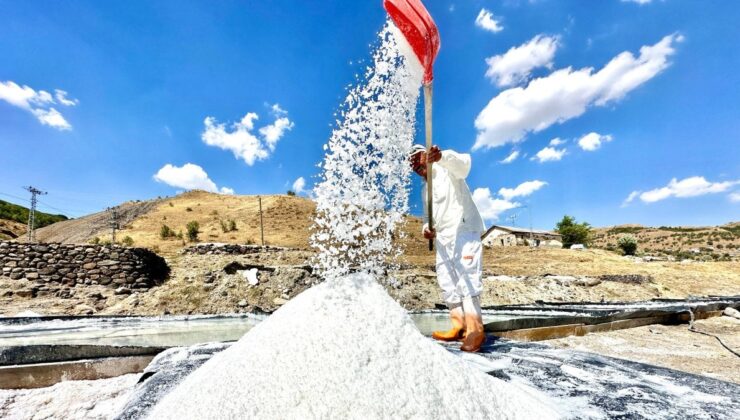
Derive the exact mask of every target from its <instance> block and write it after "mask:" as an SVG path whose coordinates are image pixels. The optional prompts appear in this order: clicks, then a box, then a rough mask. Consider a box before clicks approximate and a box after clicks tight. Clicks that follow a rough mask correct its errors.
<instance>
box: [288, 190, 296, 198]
mask: <svg viewBox="0 0 740 420" xmlns="http://www.w3.org/2000/svg"><path fill="white" fill-rule="evenodd" d="M287 194H288V195H289V196H291V197H292V196H294V195H295V191H293V190H288V192H287Z"/></svg>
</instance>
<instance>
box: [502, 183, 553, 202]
mask: <svg viewBox="0 0 740 420" xmlns="http://www.w3.org/2000/svg"><path fill="white" fill-rule="evenodd" d="M545 185H547V182H544V181H539V180H534V181H527V182H523V183H521V184H519V185H518V186H517V187H516V188H501V189H500V190H498V193H499V195H500V196H501V197H503V198H504V199H505V200H511V199H512V198H516V197H526V196H528V195H531V194H532V193H533V192H535V191H537V190H539V189H540V188H542V187H544V186H545Z"/></svg>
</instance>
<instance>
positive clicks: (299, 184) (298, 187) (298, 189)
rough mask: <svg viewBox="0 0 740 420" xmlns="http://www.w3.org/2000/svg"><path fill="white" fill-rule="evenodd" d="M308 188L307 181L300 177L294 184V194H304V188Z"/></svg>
mask: <svg viewBox="0 0 740 420" xmlns="http://www.w3.org/2000/svg"><path fill="white" fill-rule="evenodd" d="M305 187H306V180H305V179H303V177H300V178H298V179H296V180H295V182H293V192H295V193H296V194H300V193H302V192H303V191H304V190H303V189H304V188H305Z"/></svg>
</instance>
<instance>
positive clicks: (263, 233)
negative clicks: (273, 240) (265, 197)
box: [257, 195, 265, 246]
mask: <svg viewBox="0 0 740 420" xmlns="http://www.w3.org/2000/svg"><path fill="white" fill-rule="evenodd" d="M257 200H259V203H260V236H261V237H262V246H265V225H264V224H263V223H262V196H259V195H258V196H257Z"/></svg>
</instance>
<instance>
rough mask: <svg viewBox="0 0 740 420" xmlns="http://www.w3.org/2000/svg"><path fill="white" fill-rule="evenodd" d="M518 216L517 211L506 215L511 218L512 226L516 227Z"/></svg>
mask: <svg viewBox="0 0 740 420" xmlns="http://www.w3.org/2000/svg"><path fill="white" fill-rule="evenodd" d="M518 218H519V213H514V214H512V215H511V216H509V217H508V219H509V220H511V223H512V226H513V227H516V219H518Z"/></svg>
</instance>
